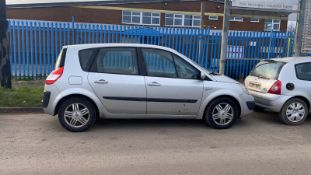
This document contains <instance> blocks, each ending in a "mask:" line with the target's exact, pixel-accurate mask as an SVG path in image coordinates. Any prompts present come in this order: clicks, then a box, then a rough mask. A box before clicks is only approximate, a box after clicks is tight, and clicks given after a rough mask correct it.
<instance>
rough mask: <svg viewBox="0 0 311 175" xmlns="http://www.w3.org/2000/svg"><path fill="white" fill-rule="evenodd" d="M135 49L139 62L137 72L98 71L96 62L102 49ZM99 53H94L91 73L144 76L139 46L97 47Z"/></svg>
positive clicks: (137, 61)
mask: <svg viewBox="0 0 311 175" xmlns="http://www.w3.org/2000/svg"><path fill="white" fill-rule="evenodd" d="M120 48H121V49H134V50H135V54H134V55H135V57H136V63H137V74H127V73H111V72H98V71H97V69H96V68H95V65H96V64H95V62H96V58H97V56H98V54H99V53H100V50H101V49H120ZM97 49H98V50H97V53H96V54H95V55H94V58H93V60H92V63H91V65H90V68H89V72H90V73H98V74H112V75H127V76H142V72H143V70H142V68H141V67H142V66H141V65H140V58H139V57H140V56H139V54H138V49H137V47H97Z"/></svg>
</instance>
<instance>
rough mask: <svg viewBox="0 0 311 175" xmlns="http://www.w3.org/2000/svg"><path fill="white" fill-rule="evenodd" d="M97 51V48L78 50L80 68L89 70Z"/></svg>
mask: <svg viewBox="0 0 311 175" xmlns="http://www.w3.org/2000/svg"><path fill="white" fill-rule="evenodd" d="M97 52H98V49H97V48H92V49H84V50H80V51H79V61H80V66H81V68H82V70H84V71H86V72H89V69H90V67H91V64H92V63H93V60H94V58H95V56H96V54H97Z"/></svg>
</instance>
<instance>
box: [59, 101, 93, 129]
mask: <svg viewBox="0 0 311 175" xmlns="http://www.w3.org/2000/svg"><path fill="white" fill-rule="evenodd" d="M58 119H59V122H60V123H61V125H62V126H63V127H64V128H65V129H67V130H69V131H71V132H83V131H87V130H88V129H90V128H91V127H92V126H93V125H94V124H95V122H96V120H97V116H96V110H95V106H94V105H93V104H92V103H91V102H90V101H89V100H87V99H85V98H80V97H74V98H70V99H68V100H66V101H65V102H63V103H62V104H61V106H60V109H59V112H58Z"/></svg>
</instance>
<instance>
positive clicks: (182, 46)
mask: <svg viewBox="0 0 311 175" xmlns="http://www.w3.org/2000/svg"><path fill="white" fill-rule="evenodd" d="M9 26H10V27H9V36H10V58H11V63H12V75H13V77H14V78H16V79H40V78H44V77H46V76H47V75H48V74H49V73H50V72H51V71H52V70H53V69H54V64H55V61H56V59H57V56H58V53H59V51H60V50H61V47H62V46H63V45H69V44H84V43H144V44H154V45H160V46H166V47H170V48H173V49H175V50H177V51H179V52H181V53H182V54H184V55H186V56H187V57H189V58H191V59H192V60H194V61H196V62H197V63H199V64H200V65H202V66H204V67H205V68H208V69H211V70H212V71H218V69H219V58H220V48H221V31H219V30H210V29H197V28H166V27H144V26H123V25H109V24H89V23H75V22H51V21H29V20H9ZM293 37H294V35H293V33H280V32H248V31H231V32H229V39H228V40H229V41H228V54H227V58H228V59H227V61H226V69H225V70H226V72H225V73H226V75H228V76H231V77H233V78H235V79H239V78H244V77H245V76H247V75H248V74H249V72H250V71H251V69H252V68H253V66H254V65H255V64H257V63H258V61H259V60H260V59H269V58H275V57H287V56H291V55H292V51H293Z"/></svg>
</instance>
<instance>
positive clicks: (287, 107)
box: [279, 98, 309, 125]
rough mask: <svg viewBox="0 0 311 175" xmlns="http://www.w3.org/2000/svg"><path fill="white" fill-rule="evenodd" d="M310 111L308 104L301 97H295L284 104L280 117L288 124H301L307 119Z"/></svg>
mask: <svg viewBox="0 0 311 175" xmlns="http://www.w3.org/2000/svg"><path fill="white" fill-rule="evenodd" d="M308 113H309V112H308V106H307V104H306V103H305V102H304V101H303V100H301V99H299V98H293V99H291V100H289V101H288V102H286V103H285V104H284V106H283V108H282V110H281V112H280V113H279V118H280V120H281V121H282V122H283V123H285V124H287V125H300V124H302V123H303V122H304V121H305V120H306V118H307V116H308Z"/></svg>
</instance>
